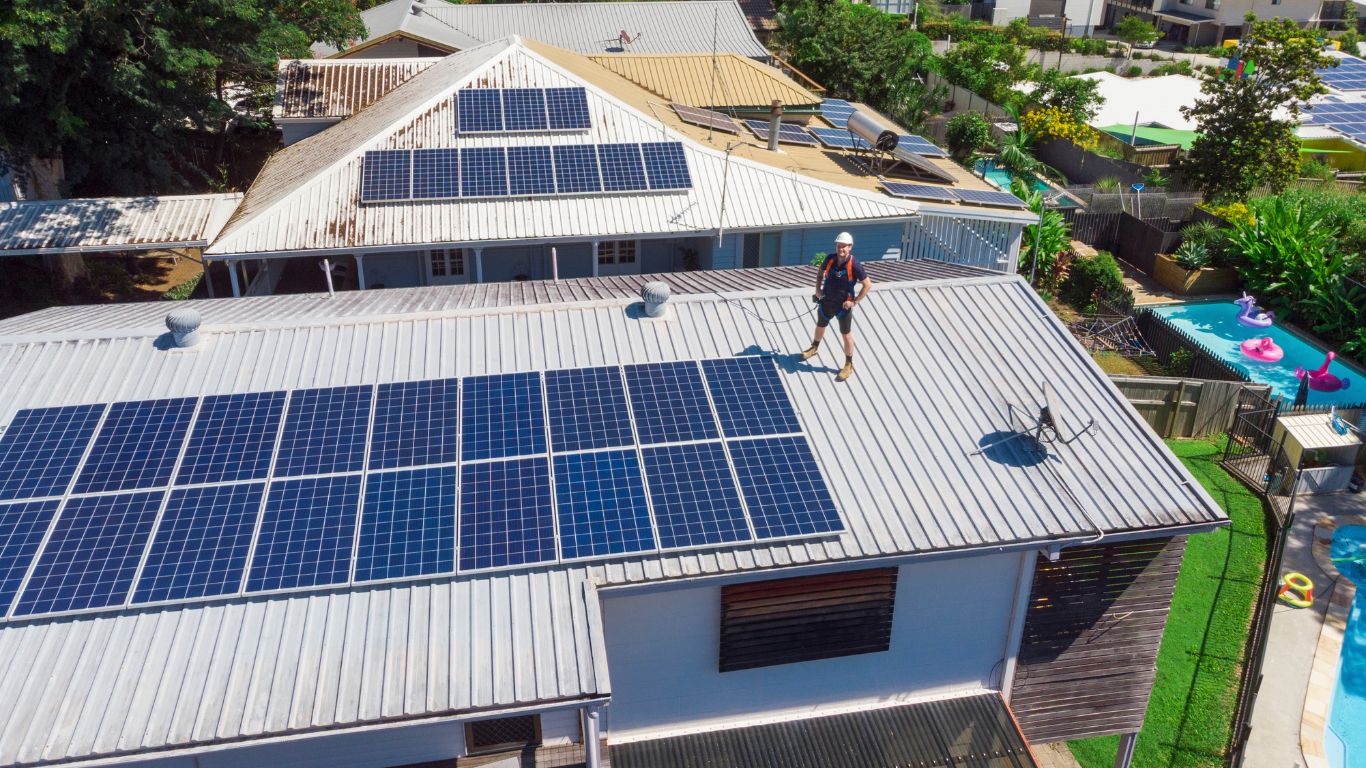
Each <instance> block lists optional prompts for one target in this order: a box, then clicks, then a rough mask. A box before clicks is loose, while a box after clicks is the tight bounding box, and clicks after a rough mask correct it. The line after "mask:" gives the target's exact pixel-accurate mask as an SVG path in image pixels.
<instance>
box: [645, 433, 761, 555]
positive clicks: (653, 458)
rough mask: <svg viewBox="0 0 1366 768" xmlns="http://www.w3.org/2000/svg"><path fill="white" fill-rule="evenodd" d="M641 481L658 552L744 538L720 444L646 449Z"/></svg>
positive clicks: (742, 519)
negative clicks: (655, 529)
mask: <svg viewBox="0 0 1366 768" xmlns="http://www.w3.org/2000/svg"><path fill="white" fill-rule="evenodd" d="M643 455H644V458H645V478H646V481H647V485H648V487H649V492H650V502H651V504H652V505H653V506H654V512H655V524H656V525H657V526H658V527H659V545H660V546H661V547H663V548H664V549H677V548H680V547H697V546H709V545H714V544H724V543H728V542H734V541H744V540H747V539H749V538H750V532H749V526H748V525H747V524H746V522H745V516H744V512H743V511H742V509H741V507H740V495H739V493H738V492H737V491H736V490H735V481H734V479H732V477H733V476H732V475H731V471H730V467H729V466H728V465H727V464H726V454H725V452H724V451H723V450H722V448H721V444H720V443H689V444H686V445H670V446H663V447H657V448H646V449H644V451H643Z"/></svg>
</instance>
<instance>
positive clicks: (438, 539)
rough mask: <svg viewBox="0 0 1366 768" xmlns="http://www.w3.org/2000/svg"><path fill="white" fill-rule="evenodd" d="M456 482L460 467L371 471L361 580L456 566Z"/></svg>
mask: <svg viewBox="0 0 1366 768" xmlns="http://www.w3.org/2000/svg"><path fill="white" fill-rule="evenodd" d="M455 483H456V474H455V467H434V468H431V469H418V470H405V471H402V472H375V473H371V474H370V475H369V476H368V477H367V478H366V481H365V507H364V509H363V510H362V512H361V519H360V547H359V549H358V550H357V554H356V581H375V580H379V579H399V578H406V577H411V576H426V575H430V574H433V573H450V572H452V571H454V570H455Z"/></svg>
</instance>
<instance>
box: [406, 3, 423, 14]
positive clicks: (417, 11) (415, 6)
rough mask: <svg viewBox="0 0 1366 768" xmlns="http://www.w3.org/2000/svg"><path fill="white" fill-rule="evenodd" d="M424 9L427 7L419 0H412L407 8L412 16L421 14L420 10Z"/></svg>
mask: <svg viewBox="0 0 1366 768" xmlns="http://www.w3.org/2000/svg"><path fill="white" fill-rule="evenodd" d="M425 10H427V9H426V8H423V7H422V3H421V1H420V0H413V4H412V6H411V7H409V8H408V12H409V13H411V14H412V15H414V16H421V15H422V12H423V11H425Z"/></svg>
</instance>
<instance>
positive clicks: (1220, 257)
mask: <svg viewBox="0 0 1366 768" xmlns="http://www.w3.org/2000/svg"><path fill="white" fill-rule="evenodd" d="M1181 237H1182V238H1183V240H1184V241H1185V242H1195V243H1199V244H1200V245H1202V246H1204V248H1205V250H1206V251H1207V252H1208V253H1209V259H1210V266H1215V267H1231V266H1233V262H1234V259H1233V258H1232V255H1231V254H1230V253H1229V250H1228V233H1227V232H1225V231H1224V229H1223V228H1222V227H1220V226H1219V225H1218V224H1215V223H1214V222H1212V221H1210V220H1208V219H1205V220H1204V221H1197V222H1195V223H1194V224H1188V225H1186V227H1185V228H1184V229H1182V230H1181Z"/></svg>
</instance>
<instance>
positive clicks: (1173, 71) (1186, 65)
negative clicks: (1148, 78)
mask: <svg viewBox="0 0 1366 768" xmlns="http://www.w3.org/2000/svg"><path fill="white" fill-rule="evenodd" d="M1135 58H1137V57H1135ZM1148 74H1150V75H1154V76H1161V75H1193V74H1195V72H1194V70H1193V69H1192V67H1191V63H1190V62H1189V61H1186V60H1185V59H1182V60H1181V61H1173V62H1171V63H1170V64H1159V65H1158V66H1156V67H1153V69H1152V71H1151V72H1149V73H1148Z"/></svg>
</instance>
